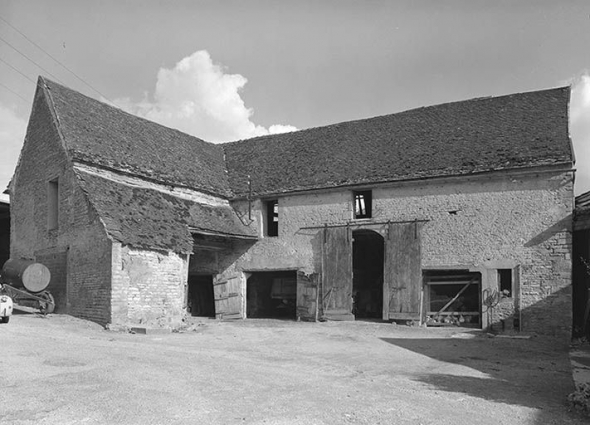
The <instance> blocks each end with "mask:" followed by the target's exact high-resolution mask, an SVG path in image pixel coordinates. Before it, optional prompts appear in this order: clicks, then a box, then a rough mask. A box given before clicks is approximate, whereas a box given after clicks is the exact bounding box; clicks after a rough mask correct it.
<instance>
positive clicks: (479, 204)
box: [231, 170, 573, 334]
mask: <svg viewBox="0 0 590 425" xmlns="http://www.w3.org/2000/svg"><path fill="white" fill-rule="evenodd" d="M369 189H371V188H369ZM372 189H373V219H372V220H367V221H365V222H364V223H365V227H367V228H371V229H373V230H376V231H378V232H381V233H382V231H383V229H382V228H381V227H383V225H377V224H375V225H371V224H370V223H375V222H383V221H387V220H391V221H404V220H416V219H417V220H426V222H425V223H424V225H423V228H422V266H423V268H429V269H437V268H441V269H443V268H444V269H447V268H451V269H452V268H457V269H470V270H473V271H480V272H482V290H485V289H492V290H496V289H497V288H498V286H497V285H498V284H497V278H496V274H497V268H504V267H515V268H516V269H515V270H516V272H515V280H517V281H518V283H519V285H520V288H519V294H520V296H521V298H520V300H521V301H520V306H519V307H520V309H521V312H520V314H521V315H522V329H523V330H524V331H531V332H540V333H544V334H554V333H555V334H565V333H568V332H569V330H570V326H571V249H572V240H571V226H572V223H571V220H572V217H571V213H572V208H573V177H572V174H571V173H570V172H557V171H553V172H552V171H549V170H545V172H542V173H539V174H530V173H529V174H525V173H522V174H513V175H509V174H506V173H504V174H501V173H498V174H496V175H495V176H485V177H476V178H462V179H446V180H444V181H443V180H438V181H437V180H433V181H422V182H416V183H405V184H398V185H390V186H388V187H374V188H372ZM234 207H235V208H237V209H238V210H241V211H246V210H247V204H246V203H245V202H243V203H235V204H234ZM352 208H353V205H352V192H351V191H348V190H337V191H327V192H323V193H319V192H318V193H309V194H300V195H293V196H283V197H279V236H278V237H263V238H262V239H261V240H260V241H259V242H257V243H256V244H255V245H254V246H253V247H252V248H250V249H249V250H247V251H246V252H245V253H243V254H242V255H241V256H239V257H238V258H237V259H236V261H235V263H234V264H232V267H231V268H232V269H233V270H234V271H235V270H246V271H249V270H281V269H293V268H296V269H298V270H299V271H300V272H301V273H304V274H306V275H313V274H317V273H321V244H320V241H321V238H320V230H321V229H317V228H315V229H314V228H313V227H314V226H322V225H324V224H341V223H346V222H347V221H350V220H351V219H352V217H353V209H352ZM252 216H253V218H254V220H255V223H254V224H253V225H256V226H258V228H260V229H262V228H263V226H262V220H263V219H264V218H263V217H264V204H263V203H262V202H260V201H259V202H255V203H254V211H253V213H252ZM516 274H517V275H516ZM515 298H516V297H511V299H505V300H501V304H499V306H496V307H497V308H495V310H494V311H491V312H490V313H491V314H490V316H491V317H490V324H492V323H499V322H500V321H501V320H505V321H506V319H508V316H511V315H513V314H514V313H515V311H516V309H515V302H517V301H518V300H515ZM299 307H303V306H299ZM484 316H486V314H484ZM484 318H485V317H484ZM484 325H487V323H485V324H484Z"/></svg>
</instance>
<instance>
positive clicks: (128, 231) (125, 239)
mask: <svg viewBox="0 0 590 425" xmlns="http://www.w3.org/2000/svg"><path fill="white" fill-rule="evenodd" d="M76 174H77V176H78V179H79V181H80V186H81V187H82V189H83V190H84V192H85V193H86V194H87V196H88V199H89V201H90V203H91V204H92V205H93V206H94V208H95V209H96V211H97V213H98V215H99V216H100V218H101V220H102V221H103V223H104V225H105V228H106V231H107V233H108V234H109V235H110V236H111V237H112V238H113V239H115V240H116V241H118V242H121V243H123V244H126V245H131V246H135V247H137V248H145V249H160V250H164V251H174V252H178V253H189V252H191V251H192V248H193V239H192V236H191V230H190V229H198V230H202V231H206V232H212V233H215V234H221V235H227V236H240V237H249V238H250V237H251V238H253V239H254V238H255V233H254V232H255V230H254V229H252V228H249V227H247V226H245V225H243V224H242V223H241V222H240V220H239V219H238V217H237V215H236V213H235V212H234V210H233V209H232V208H231V207H229V206H227V207H223V206H211V205H204V204H198V203H196V202H192V201H189V200H186V199H181V198H177V197H175V196H171V195H168V194H166V193H162V192H160V191H157V190H153V189H145V188H137V187H131V186H128V185H125V184H122V183H119V182H115V181H113V180H110V179H107V178H103V177H99V176H96V175H94V174H90V173H86V172H83V171H80V170H78V171H77V172H76Z"/></svg>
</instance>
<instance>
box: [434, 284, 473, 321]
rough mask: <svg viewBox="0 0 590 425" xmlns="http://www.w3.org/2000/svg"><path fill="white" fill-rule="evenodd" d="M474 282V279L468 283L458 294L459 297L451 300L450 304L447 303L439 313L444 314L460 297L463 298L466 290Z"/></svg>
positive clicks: (456, 296)
mask: <svg viewBox="0 0 590 425" xmlns="http://www.w3.org/2000/svg"><path fill="white" fill-rule="evenodd" d="M473 282H474V279H471V280H470V281H469V282H467V285H465V286H464V287H463V288H461V290H460V291H459V292H457V295H455V296H454V297H453V298H451V300H450V301H449V302H448V303H446V304H445V305H444V307H443V308H441V309H440V310H439V311H438V312H439V313H442V312H443V311H445V310H446V309H447V308H449V306H450V305H451V304H453V303H454V302H455V301H456V300H457V298H459V297H460V296H461V294H462V293H463V292H465V290H466V289H467V288H469V285H471V284H472V283H473Z"/></svg>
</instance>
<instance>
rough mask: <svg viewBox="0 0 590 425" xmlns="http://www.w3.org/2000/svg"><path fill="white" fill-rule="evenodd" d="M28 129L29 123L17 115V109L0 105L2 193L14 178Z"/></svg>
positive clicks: (0, 174)
mask: <svg viewBox="0 0 590 425" xmlns="http://www.w3.org/2000/svg"><path fill="white" fill-rule="evenodd" d="M26 129H27V121H26V120H25V119H23V118H21V117H19V116H18V115H17V114H16V112H15V108H11V107H9V106H6V105H4V104H2V103H0V149H1V150H2V155H0V193H1V192H4V189H6V186H8V183H9V182H10V179H11V178H12V174H13V173H14V168H15V167H16V162H17V161H18V155H19V153H20V150H21V148H22V145H23V141H24V139H25V131H26Z"/></svg>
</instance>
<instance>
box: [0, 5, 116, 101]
mask: <svg viewBox="0 0 590 425" xmlns="http://www.w3.org/2000/svg"><path fill="white" fill-rule="evenodd" d="M0 20H1V21H2V22H4V23H5V24H6V25H8V26H9V27H10V28H12V29H13V30H15V31H16V32H17V33H19V34H20V35H21V36H23V37H24V38H25V39H26V40H27V41H28V42H29V43H31V44H32V45H33V46H35V47H36V48H37V49H39V50H41V51H42V52H43V53H45V54H46V55H47V56H49V57H50V58H51V59H53V60H54V61H55V62H56V63H57V64H59V65H60V66H61V67H62V68H63V69H65V70H66V71H68V72H69V73H70V74H72V75H73V76H74V77H76V78H77V79H78V80H80V81H81V82H82V83H83V84H85V85H86V87H88V88H90V89H91V90H93V91H94V92H95V93H97V94H98V95H99V96H102V97H103V98H104V99H106V100H108V101H109V102H110V103H112V104H113V105H115V106H116V103H115V102H113V101H112V100H110V99H109V98H108V97H106V96H105V95H104V94H102V93H101V92H100V91H98V90H97V89H95V88H94V87H93V86H92V85H90V83H87V82H86V81H85V80H84V79H83V78H82V77H79V76H78V75H77V74H76V73H75V72H74V71H72V70H71V69H70V68H68V67H67V66H66V65H64V64H63V63H61V62H60V61H59V60H57V59H56V58H55V57H53V56H52V55H51V54H50V53H49V52H47V51H46V50H45V49H43V47H41V46H39V45H38V44H37V43H35V42H34V41H33V40H31V39H30V38H29V37H27V36H26V34H24V33H23V32H22V31H20V30H19V29H18V28H16V27H15V26H14V25H12V24H11V23H10V22H8V21H7V20H6V19H4V18H3V17H2V16H0Z"/></svg>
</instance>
